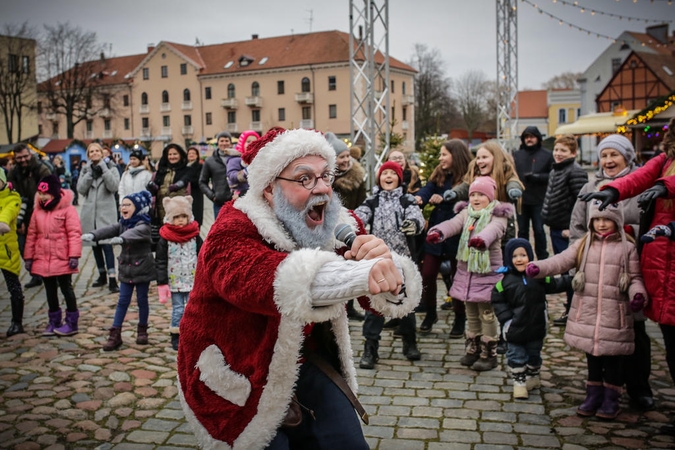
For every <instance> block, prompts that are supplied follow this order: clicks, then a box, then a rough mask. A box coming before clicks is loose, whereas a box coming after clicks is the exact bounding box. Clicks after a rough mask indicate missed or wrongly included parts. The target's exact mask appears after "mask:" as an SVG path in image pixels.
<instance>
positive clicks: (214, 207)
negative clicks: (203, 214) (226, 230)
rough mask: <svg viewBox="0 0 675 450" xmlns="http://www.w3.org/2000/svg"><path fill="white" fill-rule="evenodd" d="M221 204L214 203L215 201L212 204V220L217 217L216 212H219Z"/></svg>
mask: <svg viewBox="0 0 675 450" xmlns="http://www.w3.org/2000/svg"><path fill="white" fill-rule="evenodd" d="M222 207H223V205H220V206H219V205H216V204H215V203H214V204H213V220H214V221H215V220H216V219H217V218H218V213H219V212H220V208H222Z"/></svg>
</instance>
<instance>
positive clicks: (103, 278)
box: [91, 272, 108, 287]
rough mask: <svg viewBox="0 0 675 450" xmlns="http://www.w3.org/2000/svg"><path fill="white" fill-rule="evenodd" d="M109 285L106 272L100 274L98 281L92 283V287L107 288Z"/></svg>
mask: <svg viewBox="0 0 675 450" xmlns="http://www.w3.org/2000/svg"><path fill="white" fill-rule="evenodd" d="M107 283H108V277H107V276H106V274H105V272H99V274H98V280H96V281H94V282H93V283H91V287H101V286H105V285H106V284H107Z"/></svg>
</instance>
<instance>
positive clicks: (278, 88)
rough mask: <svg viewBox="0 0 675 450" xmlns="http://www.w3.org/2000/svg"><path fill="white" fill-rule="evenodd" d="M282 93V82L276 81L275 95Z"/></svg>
mask: <svg viewBox="0 0 675 450" xmlns="http://www.w3.org/2000/svg"><path fill="white" fill-rule="evenodd" d="M284 91H285V89H284V80H279V81H277V94H279V95H281V94H283V93H284Z"/></svg>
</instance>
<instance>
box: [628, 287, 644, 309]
mask: <svg viewBox="0 0 675 450" xmlns="http://www.w3.org/2000/svg"><path fill="white" fill-rule="evenodd" d="M646 305H647V299H646V298H645V296H644V295H642V294H640V293H639V292H638V293H637V294H635V295H634V296H633V300H631V301H630V310H631V311H633V312H634V313H636V312H638V311H642V309H643V308H644V307H645V306H646Z"/></svg>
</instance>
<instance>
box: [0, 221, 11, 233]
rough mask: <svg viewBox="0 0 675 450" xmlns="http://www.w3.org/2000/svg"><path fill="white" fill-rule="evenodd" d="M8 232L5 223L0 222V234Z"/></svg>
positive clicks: (7, 226)
mask: <svg viewBox="0 0 675 450" xmlns="http://www.w3.org/2000/svg"><path fill="white" fill-rule="evenodd" d="M9 230H10V228H9V225H7V224H6V223H5V222H0V234H5V233H9Z"/></svg>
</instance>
